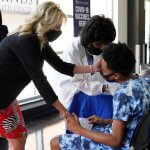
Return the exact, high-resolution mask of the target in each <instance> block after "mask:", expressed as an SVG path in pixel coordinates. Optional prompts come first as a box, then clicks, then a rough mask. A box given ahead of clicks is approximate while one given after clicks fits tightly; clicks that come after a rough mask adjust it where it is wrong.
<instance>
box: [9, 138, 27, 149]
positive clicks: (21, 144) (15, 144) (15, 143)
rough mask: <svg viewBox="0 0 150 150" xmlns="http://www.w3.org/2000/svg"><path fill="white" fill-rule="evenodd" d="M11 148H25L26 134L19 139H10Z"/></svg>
mask: <svg viewBox="0 0 150 150" xmlns="http://www.w3.org/2000/svg"><path fill="white" fill-rule="evenodd" d="M8 143H9V150H25V143H26V136H23V137H20V138H17V139H8Z"/></svg>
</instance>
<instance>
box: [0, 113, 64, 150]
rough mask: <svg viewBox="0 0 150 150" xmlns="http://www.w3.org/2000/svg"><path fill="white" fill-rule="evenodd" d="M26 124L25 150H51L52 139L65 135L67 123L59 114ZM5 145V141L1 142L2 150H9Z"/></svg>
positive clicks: (45, 116) (51, 114) (0, 147)
mask: <svg viewBox="0 0 150 150" xmlns="http://www.w3.org/2000/svg"><path fill="white" fill-rule="evenodd" d="M25 122H26V127H27V129H28V138H27V142H26V146H25V150H50V146H49V143H50V140H51V138H53V137H55V136H57V135H59V134H63V133H65V122H64V121H63V120H62V119H61V118H60V116H59V114H58V113H57V112H52V113H50V114H45V115H44V116H41V117H37V118H34V119H32V120H28V121H25ZM5 143H6V142H5V141H3V140H0V150H7V148H5V147H6V146H5V145H6V144H5ZM3 147H4V148H3Z"/></svg>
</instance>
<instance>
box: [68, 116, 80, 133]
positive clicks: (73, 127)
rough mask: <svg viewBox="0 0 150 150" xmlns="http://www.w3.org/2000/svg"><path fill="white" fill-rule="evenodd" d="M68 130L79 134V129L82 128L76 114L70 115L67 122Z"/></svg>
mask: <svg viewBox="0 0 150 150" xmlns="http://www.w3.org/2000/svg"><path fill="white" fill-rule="evenodd" d="M66 126H67V129H68V130H69V131H71V132H73V133H78V129H79V128H80V127H81V125H80V122H79V120H78V117H77V116H76V114H74V113H73V114H72V115H69V117H68V118H67V120H66Z"/></svg>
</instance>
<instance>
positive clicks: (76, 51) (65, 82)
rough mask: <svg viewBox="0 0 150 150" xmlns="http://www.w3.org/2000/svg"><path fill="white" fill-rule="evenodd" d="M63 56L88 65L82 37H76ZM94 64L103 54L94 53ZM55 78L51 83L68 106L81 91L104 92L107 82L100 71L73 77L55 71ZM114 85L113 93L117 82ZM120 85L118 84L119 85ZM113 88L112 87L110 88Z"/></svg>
mask: <svg viewBox="0 0 150 150" xmlns="http://www.w3.org/2000/svg"><path fill="white" fill-rule="evenodd" d="M61 58H62V59H63V60H64V61H66V62H69V63H73V64H76V65H81V66H85V65H88V61H87V57H86V53H85V48H84V47H83V46H82V45H81V43H80V37H77V38H74V39H73V41H72V43H71V44H70V45H69V46H68V48H67V49H65V51H64V52H63V54H62V56H61ZM93 58H94V64H95V63H96V62H97V61H99V60H100V59H102V56H101V55H100V56H95V55H94V57H93ZM54 78H55V80H53V81H51V85H52V87H53V89H54V90H55V92H56V94H57V95H58V98H59V100H60V102H61V103H62V104H63V105H64V106H65V107H66V108H68V107H69V105H70V103H71V102H72V100H73V97H74V95H75V94H76V93H78V92H79V91H82V92H83V93H85V94H87V95H99V94H101V93H102V90H101V89H102V88H101V87H102V85H103V84H104V83H106V81H105V80H104V79H103V77H102V76H101V75H100V73H99V72H97V73H95V74H93V75H91V73H85V74H76V75H74V76H73V77H70V76H67V75H63V74H60V73H58V72H56V71H55V73H54V77H53V79H54ZM111 85H112V93H111V94H113V93H114V90H115V88H116V84H111ZM117 86H118V85H117ZM110 89H111V88H110Z"/></svg>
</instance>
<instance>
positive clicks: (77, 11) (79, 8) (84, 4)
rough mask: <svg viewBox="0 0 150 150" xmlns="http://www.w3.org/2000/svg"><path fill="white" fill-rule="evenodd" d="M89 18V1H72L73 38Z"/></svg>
mask: <svg viewBox="0 0 150 150" xmlns="http://www.w3.org/2000/svg"><path fill="white" fill-rule="evenodd" d="M89 18H90V0H73V19H74V36H78V35H79V33H80V31H81V29H82V27H83V26H84V25H85V24H86V22H87V21H88V20H89Z"/></svg>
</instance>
